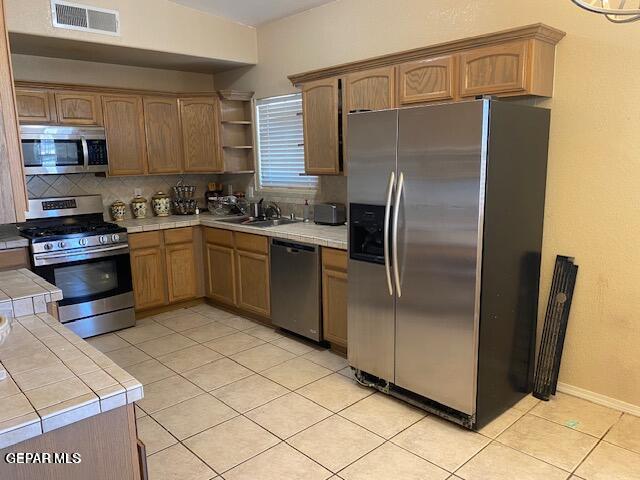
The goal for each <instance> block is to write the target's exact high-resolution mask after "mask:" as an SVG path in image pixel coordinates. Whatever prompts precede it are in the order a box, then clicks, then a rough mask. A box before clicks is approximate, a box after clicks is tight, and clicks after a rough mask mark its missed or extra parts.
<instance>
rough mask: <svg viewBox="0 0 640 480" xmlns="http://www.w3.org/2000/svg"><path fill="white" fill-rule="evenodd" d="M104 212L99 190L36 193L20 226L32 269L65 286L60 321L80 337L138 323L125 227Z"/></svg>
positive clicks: (56, 283) (48, 279) (59, 310)
mask: <svg viewBox="0 0 640 480" xmlns="http://www.w3.org/2000/svg"><path fill="white" fill-rule="evenodd" d="M102 212H103V206H102V197H101V196H100V195H83V196H78V197H52V198H39V199H32V200H29V211H28V212H27V222H25V223H23V224H22V225H20V227H19V229H20V234H21V235H22V236H23V237H26V238H28V239H29V243H30V250H31V263H32V265H33V271H34V272H35V273H37V274H38V275H40V276H41V277H43V278H45V279H46V280H47V281H49V282H50V283H53V284H54V285H56V286H58V287H59V288H60V289H61V290H62V293H63V296H64V298H63V300H61V301H60V302H59V304H58V313H59V317H60V321H61V322H62V323H64V324H66V326H67V327H68V328H70V329H71V330H73V331H75V332H76V333H77V334H78V335H80V336H82V337H90V336H93V335H99V334H101V333H106V332H111V331H114V330H118V329H121V328H125V327H129V326H132V325H134V324H135V315H134V311H133V305H134V301H133V288H132V280H131V265H130V260H129V243H128V239H127V230H126V228H123V227H120V226H119V225H116V224H114V223H109V222H105V221H104V218H103V213H102Z"/></svg>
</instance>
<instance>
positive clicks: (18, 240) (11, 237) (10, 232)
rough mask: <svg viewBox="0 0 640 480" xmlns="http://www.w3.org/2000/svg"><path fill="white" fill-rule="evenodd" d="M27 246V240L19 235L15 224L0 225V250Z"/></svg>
mask: <svg viewBox="0 0 640 480" xmlns="http://www.w3.org/2000/svg"><path fill="white" fill-rule="evenodd" d="M28 246H29V240H27V239H26V238H24V237H21V236H20V234H19V233H18V229H17V228H16V226H15V225H12V224H9V225H0V250H8V249H9V248H19V247H28Z"/></svg>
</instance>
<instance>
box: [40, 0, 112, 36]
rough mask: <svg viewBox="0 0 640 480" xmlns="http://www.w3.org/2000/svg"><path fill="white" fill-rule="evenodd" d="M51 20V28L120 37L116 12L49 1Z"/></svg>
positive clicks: (61, 1)
mask: <svg viewBox="0 0 640 480" xmlns="http://www.w3.org/2000/svg"><path fill="white" fill-rule="evenodd" d="M51 20H52V22H53V26H54V27H57V28H66V29H67V30H80V31H83V32H92V33H102V34H105V35H120V22H119V20H120V19H119V15H118V12H117V10H106V9H104V8H98V7H90V6H87V5H80V4H78V3H71V2H65V1H63V0H51Z"/></svg>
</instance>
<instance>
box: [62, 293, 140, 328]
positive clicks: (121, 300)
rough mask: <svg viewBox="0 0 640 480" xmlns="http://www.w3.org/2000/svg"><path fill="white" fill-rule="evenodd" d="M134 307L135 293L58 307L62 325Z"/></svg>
mask: <svg viewBox="0 0 640 480" xmlns="http://www.w3.org/2000/svg"><path fill="white" fill-rule="evenodd" d="M133 306H134V300H133V292H127V293H121V294H119V295H114V296H112V297H104V298H99V299H98V300H93V301H88V302H82V303H71V304H69V305H61V306H59V307H58V316H59V317H60V321H61V322H62V323H67V322H70V321H73V320H75V319H78V318H86V317H92V316H96V315H102V314H104V313H109V312H113V311H117V310H124V309H126V308H133Z"/></svg>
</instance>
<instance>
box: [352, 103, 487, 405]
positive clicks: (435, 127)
mask: <svg viewBox="0 0 640 480" xmlns="http://www.w3.org/2000/svg"><path fill="white" fill-rule="evenodd" d="M487 119H488V102H487V101H475V102H465V103H457V104H444V105H434V106H429V107H424V108H409V109H403V110H400V112H399V120H398V125H399V127H398V132H399V133H398V174H399V175H400V174H402V175H403V176H404V189H403V191H402V196H401V200H400V205H399V206H398V205H397V206H396V208H398V209H399V212H400V220H399V223H400V225H399V228H398V239H397V242H398V243H397V246H398V263H399V265H398V267H399V270H400V281H401V287H402V296H401V297H399V298H398V299H397V300H396V361H395V383H396V384H397V385H398V386H400V387H402V388H405V389H407V390H410V391H412V392H415V393H418V394H420V395H422V396H424V397H427V398H429V399H431V400H434V401H436V402H438V403H441V404H443V405H445V406H448V407H451V408H454V409H456V410H458V411H461V412H463V413H466V414H468V415H473V414H474V413H475V406H476V378H477V352H478V341H477V338H478V322H479V312H478V309H479V288H480V282H479V279H480V263H481V256H480V255H481V251H482V245H481V241H482V222H483V218H482V213H483V204H484V185H485V167H486V136H487ZM350 273H351V272H350Z"/></svg>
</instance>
